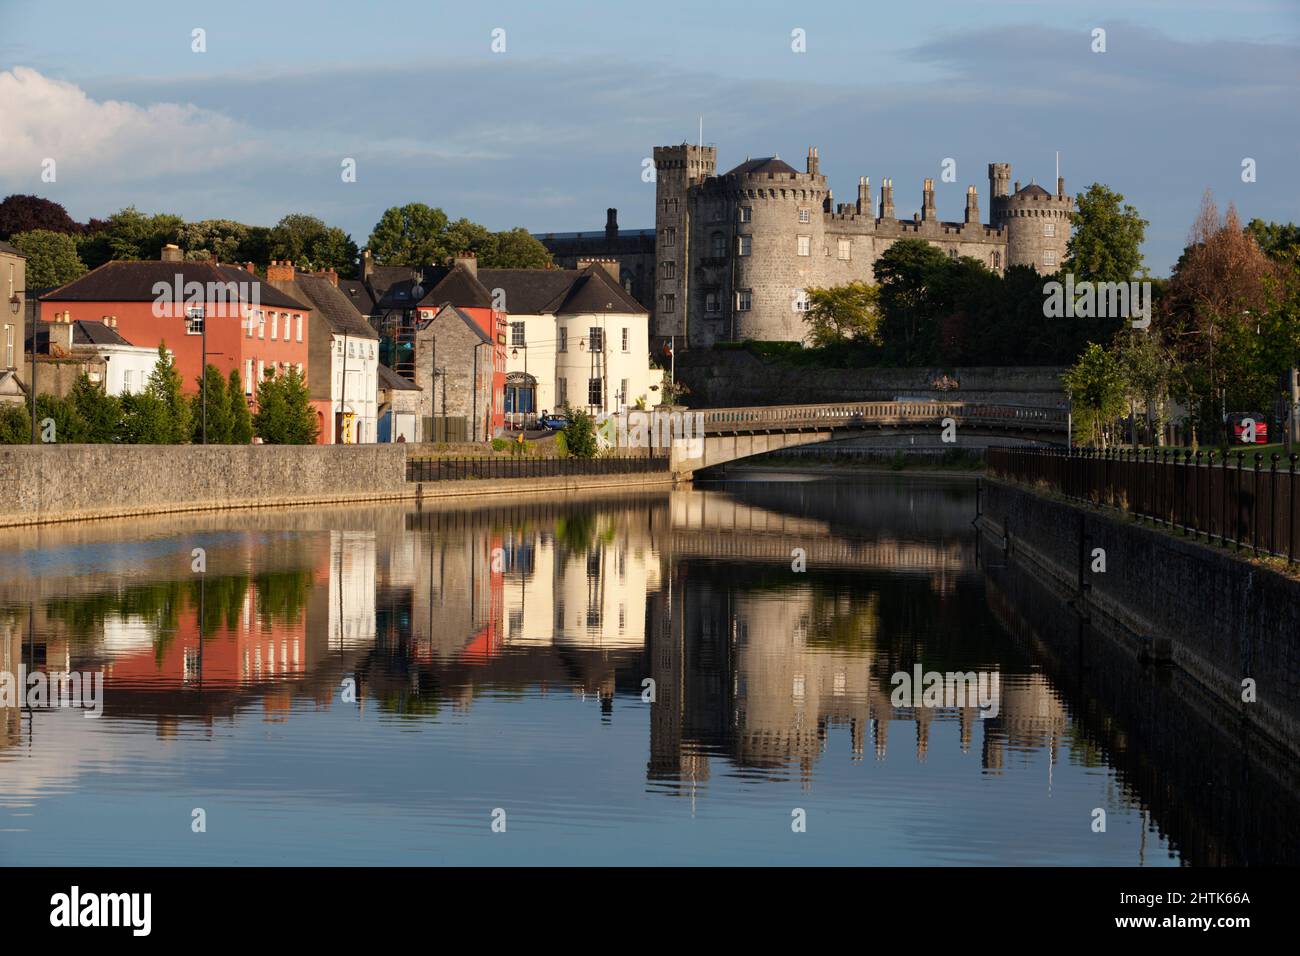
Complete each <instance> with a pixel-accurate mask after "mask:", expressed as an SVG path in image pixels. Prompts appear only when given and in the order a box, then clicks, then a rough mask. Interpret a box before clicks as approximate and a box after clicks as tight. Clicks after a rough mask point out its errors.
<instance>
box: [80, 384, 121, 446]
mask: <svg viewBox="0 0 1300 956" xmlns="http://www.w3.org/2000/svg"><path fill="white" fill-rule="evenodd" d="M68 398H69V401H71V403H72V407H73V409H74V411H75V412H76V414H77V417H78V418H80V419H81V423H82V434H81V441H83V442H86V443H88V444H96V445H102V444H108V443H111V442H115V441H117V440H118V435H119V434H120V432H121V428H122V403H121V402H119V401H118V400H117V398H115V397H114V396H112V395H108V394H106V393H105V392H104V389H103V388H102V387H101V386H99V385H96V384H95V383H94V382H92V381H91V380H90V376H89V375H87V374H86V373H85V372H82V373H81V376H80V377H79V378H78V379H77V381H76V383H75V384H74V385H73V386H72V392H71V394H70V395H69V396H68Z"/></svg>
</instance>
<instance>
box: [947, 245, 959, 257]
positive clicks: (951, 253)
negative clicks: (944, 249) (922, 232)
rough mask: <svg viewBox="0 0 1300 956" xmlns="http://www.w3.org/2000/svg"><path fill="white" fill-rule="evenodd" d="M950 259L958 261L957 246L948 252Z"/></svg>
mask: <svg viewBox="0 0 1300 956" xmlns="http://www.w3.org/2000/svg"><path fill="white" fill-rule="evenodd" d="M948 258H949V259H956V258H957V247H956V246H953V247H952V248H951V249H949V250H948Z"/></svg>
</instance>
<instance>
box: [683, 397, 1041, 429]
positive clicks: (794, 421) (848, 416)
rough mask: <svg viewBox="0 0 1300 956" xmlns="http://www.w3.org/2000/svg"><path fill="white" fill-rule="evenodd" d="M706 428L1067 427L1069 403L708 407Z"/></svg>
mask: <svg viewBox="0 0 1300 956" xmlns="http://www.w3.org/2000/svg"><path fill="white" fill-rule="evenodd" d="M699 414H701V415H703V422H704V430H705V432H706V433H707V432H710V431H712V432H727V431H741V430H753V429H762V428H770V429H776V430H779V429H790V428H798V427H803V428H815V427H817V426H819V425H824V426H828V427H833V426H842V425H845V424H858V423H861V424H874V423H882V424H885V423H894V422H935V421H939V420H942V419H944V418H952V419H954V420H955V421H957V422H958V423H961V422H966V423H972V422H973V423H977V424H984V423H988V424H998V425H1008V426H1013V427H1022V428H1034V429H1038V430H1053V429H1060V430H1062V431H1063V430H1064V429H1065V427H1066V420H1067V419H1066V413H1065V411H1064V410H1063V409H1056V408H1042V407H1039V406H1033V405H1001V404H992V403H968V402H849V403H836V404H825V405H758V406H751V407H748V408H712V409H703V410H702V411H701V412H700V413H699Z"/></svg>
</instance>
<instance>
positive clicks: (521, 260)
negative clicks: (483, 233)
mask: <svg viewBox="0 0 1300 956" xmlns="http://www.w3.org/2000/svg"><path fill="white" fill-rule="evenodd" d="M476 251H477V252H478V258H479V265H481V266H483V268H485V269H545V268H547V267H548V266H550V265H552V264H553V261H552V259H551V253H550V251H549V250H548V249H547V248H546V247H545V246H544V245H542V244H541V242H539V241H538V240H537V239H535V238H533V236H532V234H531V233H530V232H529V231H528V230H527V229H524V228H523V227H522V226H517V227H515V228H514V229H507V230H504V231H503V232H494V233H493V234H492V237H491V239H490V240H489V241H488V243H487V245H486V247H485V248H483V249H481V250H476Z"/></svg>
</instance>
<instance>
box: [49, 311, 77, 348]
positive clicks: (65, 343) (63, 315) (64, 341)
mask: <svg viewBox="0 0 1300 956" xmlns="http://www.w3.org/2000/svg"><path fill="white" fill-rule="evenodd" d="M49 334H50V348H49V352H50V355H52V356H55V357H59V356H67V355H71V354H72V313H71V312H60V313H59V314H57V315H56V316H55V317H54V321H53V322H51V323H50V330H49Z"/></svg>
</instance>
